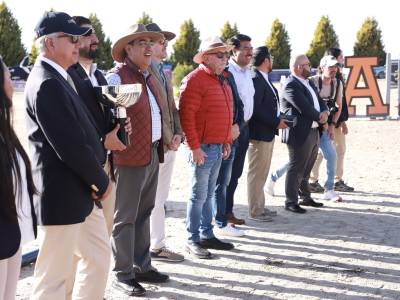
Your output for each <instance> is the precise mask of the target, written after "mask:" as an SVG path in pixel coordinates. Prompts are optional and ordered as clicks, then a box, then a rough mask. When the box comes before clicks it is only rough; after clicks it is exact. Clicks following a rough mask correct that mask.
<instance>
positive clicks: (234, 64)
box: [229, 58, 248, 72]
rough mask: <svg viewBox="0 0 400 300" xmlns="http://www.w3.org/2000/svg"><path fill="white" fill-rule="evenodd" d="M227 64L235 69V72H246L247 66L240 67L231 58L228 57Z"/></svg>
mask: <svg viewBox="0 0 400 300" xmlns="http://www.w3.org/2000/svg"><path fill="white" fill-rule="evenodd" d="M229 64H230V65H231V66H232V67H233V68H234V69H235V71H236V72H246V71H247V70H248V68H247V67H244V68H242V67H241V66H239V65H238V64H237V62H236V61H234V60H233V59H232V58H230V59H229Z"/></svg>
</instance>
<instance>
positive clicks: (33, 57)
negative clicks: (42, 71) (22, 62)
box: [29, 41, 39, 65]
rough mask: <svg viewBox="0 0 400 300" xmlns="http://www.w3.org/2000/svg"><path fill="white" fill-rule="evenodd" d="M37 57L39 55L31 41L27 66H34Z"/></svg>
mask: <svg viewBox="0 0 400 300" xmlns="http://www.w3.org/2000/svg"><path fill="white" fill-rule="evenodd" d="M38 55H39V52H38V49H37V48H36V44H35V41H33V43H32V47H31V53H29V64H30V65H33V64H35V61H36V58H37V57H38Z"/></svg>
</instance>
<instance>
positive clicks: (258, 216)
mask: <svg viewBox="0 0 400 300" xmlns="http://www.w3.org/2000/svg"><path fill="white" fill-rule="evenodd" d="M252 65H253V66H254V77H253V84H254V89H255V94H254V110H253V115H252V117H251V119H250V121H249V133H250V143H249V150H248V161H249V170H248V173H247V201H248V203H249V218H250V219H252V220H255V221H260V222H268V221H272V218H271V217H272V216H275V215H276V211H272V210H269V209H268V208H266V207H265V196H264V185H265V182H266V180H267V177H268V172H269V167H270V165H271V159H272V152H273V149H274V141H275V135H278V129H280V128H287V125H286V124H285V122H284V121H283V120H281V119H280V109H279V95H278V91H277V90H276V88H275V87H274V86H273V85H272V83H271V82H270V81H269V78H268V73H270V72H271V71H272V65H273V58H272V56H271V55H270V53H269V51H268V48H267V47H265V46H262V47H258V48H256V49H255V51H254V55H253V59H252Z"/></svg>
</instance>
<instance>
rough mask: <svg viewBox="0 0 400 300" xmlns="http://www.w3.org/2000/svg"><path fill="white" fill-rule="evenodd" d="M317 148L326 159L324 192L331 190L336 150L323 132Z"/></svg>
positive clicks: (334, 171)
mask: <svg viewBox="0 0 400 300" xmlns="http://www.w3.org/2000/svg"><path fill="white" fill-rule="evenodd" d="M319 148H320V149H321V152H322V155H323V156H324V158H325V159H326V173H327V179H326V181H325V184H324V188H325V191H330V190H333V184H334V179H335V173H336V148H335V145H334V144H333V141H332V140H331V139H330V138H329V136H328V133H327V132H326V131H324V132H323V133H322V135H321V139H320V144H319Z"/></svg>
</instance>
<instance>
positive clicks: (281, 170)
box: [271, 161, 289, 182]
mask: <svg viewBox="0 0 400 300" xmlns="http://www.w3.org/2000/svg"><path fill="white" fill-rule="evenodd" d="M288 167H289V162H288V161H287V162H285V163H284V164H282V165H280V166H279V168H277V169H275V170H273V171H272V172H271V180H272V181H273V182H277V181H278V179H279V178H281V177H282V176H283V175H285V173H286V171H287V169H288Z"/></svg>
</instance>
